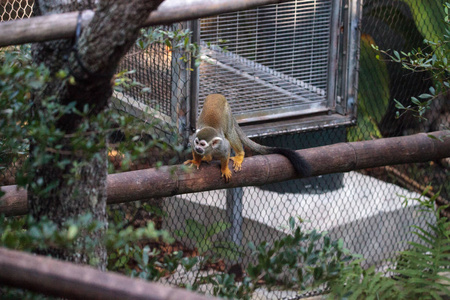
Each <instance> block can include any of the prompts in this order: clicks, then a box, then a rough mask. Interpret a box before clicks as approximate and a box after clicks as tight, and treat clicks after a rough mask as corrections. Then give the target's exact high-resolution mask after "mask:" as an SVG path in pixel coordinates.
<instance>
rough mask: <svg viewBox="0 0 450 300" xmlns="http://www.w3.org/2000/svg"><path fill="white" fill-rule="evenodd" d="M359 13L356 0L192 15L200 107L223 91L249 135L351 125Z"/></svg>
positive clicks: (297, 1) (312, 0) (298, 2)
mask: <svg viewBox="0 0 450 300" xmlns="http://www.w3.org/2000/svg"><path fill="white" fill-rule="evenodd" d="M359 17H360V3H359V1H352V0H350V1H329V0H306V1H305V0H303V1H301V0H295V1H288V2H284V3H281V4H276V5H266V6H262V7H258V8H255V9H251V10H246V11H240V12H234V13H227V14H223V15H219V16H214V17H209V18H203V19H201V20H199V25H198V29H197V30H198V31H199V33H198V34H197V35H195V36H197V37H198V40H197V41H196V42H197V43H199V44H200V45H201V50H202V63H201V65H200V67H199V72H198V77H194V78H193V80H198V85H199V89H198V103H199V107H200V108H201V105H202V102H203V100H204V98H205V97H206V95H208V94H211V93H221V94H224V95H225V96H226V97H227V99H228V101H229V103H230V105H231V107H232V109H233V113H234V115H235V117H236V118H237V119H238V121H239V123H240V124H241V125H244V130H246V131H247V133H248V134H250V135H264V134H276V133H280V132H286V131H303V130H307V129H312V128H314V127H318V126H321V127H324V126H327V125H333V126H336V125H344V124H349V123H351V122H352V120H353V119H354V111H353V109H352V107H348V105H349V104H350V105H352V106H353V104H354V100H355V98H356V97H355V95H354V90H351V89H349V88H348V87H352V88H354V87H355V86H356V76H355V75H354V72H356V69H357V51H356V47H355V46H354V45H357V43H358V41H359V38H358V32H357V28H356V25H357V24H358V22H359ZM338 86H339V87H340V89H339V90H337V87H338ZM349 98H350V99H351V100H350V101H348V99H349ZM317 115H321V116H320V117H317ZM191 122H195V120H191ZM256 123H257V125H255V124H256ZM246 125H249V126H246Z"/></svg>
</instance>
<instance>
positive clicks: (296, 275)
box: [192, 218, 355, 299]
mask: <svg viewBox="0 0 450 300" xmlns="http://www.w3.org/2000/svg"><path fill="white" fill-rule="evenodd" d="M289 228H290V231H291V232H290V234H287V235H286V236H285V237H283V238H281V239H279V240H276V241H275V242H274V243H273V245H271V244H269V243H267V242H262V243H261V244H259V245H257V246H255V245H254V244H252V243H250V244H249V248H250V250H251V251H252V254H251V258H254V261H255V263H250V264H249V266H248V268H247V269H246V276H244V278H243V279H242V281H241V282H239V283H237V282H236V281H235V275H234V274H227V273H219V274H214V275H209V276H205V277H203V278H199V279H198V283H204V282H207V283H211V284H212V285H213V294H214V295H215V296H219V297H225V298H229V299H250V298H251V295H252V293H253V292H254V291H255V289H257V288H258V287H262V286H264V287H266V288H268V289H297V290H299V291H304V290H307V289H311V288H313V287H317V286H319V285H322V284H325V283H326V282H328V281H329V280H331V279H332V278H335V277H337V276H339V274H340V273H341V272H342V270H343V268H346V263H347V262H348V261H350V260H351V259H353V258H355V256H353V255H350V254H349V253H348V251H347V250H345V249H344V248H343V242H342V240H338V241H331V239H330V237H329V236H328V235H327V234H325V233H318V232H316V231H314V230H313V231H311V232H309V233H304V232H302V231H301V229H300V227H299V226H296V224H295V220H294V219H293V218H290V220H289ZM251 260H252V259H251ZM197 287H198V284H194V285H193V287H192V288H194V289H195V288H197Z"/></svg>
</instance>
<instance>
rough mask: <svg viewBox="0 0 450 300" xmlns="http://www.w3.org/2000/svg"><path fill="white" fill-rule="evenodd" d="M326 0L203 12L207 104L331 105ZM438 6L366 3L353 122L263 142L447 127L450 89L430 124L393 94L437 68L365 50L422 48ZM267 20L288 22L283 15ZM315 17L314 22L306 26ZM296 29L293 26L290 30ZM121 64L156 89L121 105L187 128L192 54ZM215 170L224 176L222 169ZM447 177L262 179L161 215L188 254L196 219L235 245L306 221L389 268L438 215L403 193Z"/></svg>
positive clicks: (392, 171) (175, 279)
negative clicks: (410, 65) (215, 99)
mask: <svg viewBox="0 0 450 300" xmlns="http://www.w3.org/2000/svg"><path fill="white" fill-rule="evenodd" d="M330 2H331V1H292V2H288V3H286V4H283V5H279V6H276V8H274V7H275V6H271V7H270V8H259V9H256V10H251V11H245V12H239V13H233V14H227V15H225V16H220V17H211V18H205V19H203V20H202V21H201V30H203V32H202V36H201V40H202V41H201V42H202V44H201V45H202V46H203V47H204V48H203V52H202V53H203V56H204V57H203V58H204V61H203V62H202V64H201V65H200V67H199V73H200V75H199V76H200V97H199V98H200V100H201V99H203V98H204V96H205V95H206V94H208V93H211V92H224V93H225V92H226V93H227V94H228V95H229V98H230V101H231V102H232V103H233V105H235V106H233V109H235V108H236V113H237V114H239V113H241V112H243V113H246V112H251V111H255V112H258V111H264V110H270V109H272V106H273V105H274V103H276V104H277V107H278V109H287V110H292V109H293V108H299V106H300V107H301V106H302V105H305V104H306V105H308V103H321V101H324V99H325V98H324V97H325V96H326V94H327V93H328V91H327V90H326V87H327V85H326V83H327V80H329V77H328V75H327V70H328V69H327V65H328V61H327V55H328V49H329V47H330V45H329V35H330V32H329V28H328V27H329V17H330V14H331V9H332V7H331V5H330V4H329V3H330ZM0 3H1V5H0V11H1V16H2V21H6V20H10V19H14V18H21V17H28V16H29V13H30V10H31V8H32V6H31V4H29V3H32V1H29V2H28V1H12V0H11V1H2V2H0ZM24 3H25V4H26V5H25V6H24ZM441 4H442V1H439V0H435V1H429V3H427V4H424V5H422V2H421V1H419V0H417V1H415V0H412V1H408V2H404V1H396V0H366V1H364V10H363V17H362V24H361V45H360V51H361V58H360V72H359V90H358V92H359V93H358V124H357V126H356V127H355V128H344V127H338V128H332V129H321V128H316V129H315V130H312V131H310V132H307V133H301V134H279V135H276V136H270V137H260V138H259V139H257V141H258V142H260V143H262V144H265V145H273V146H283V147H288V148H292V149H301V148H309V147H316V146H321V145H328V144H333V143H338V142H344V141H347V140H363V139H371V138H374V137H390V136H400V135H406V134H411V133H415V132H423V131H433V130H442V129H448V128H449V124H450V109H449V103H450V101H449V100H448V99H447V96H445V97H442V98H441V99H438V100H437V101H436V102H435V103H434V104H433V107H432V109H431V110H430V111H429V112H428V113H427V120H426V121H422V122H420V121H418V120H417V119H416V118H414V117H413V116H412V115H410V114H404V115H402V116H401V117H400V118H398V119H397V118H395V113H396V111H397V109H396V107H395V105H394V101H393V100H394V99H397V100H399V101H401V102H402V103H404V104H405V105H406V104H408V103H410V97H411V96H417V95H419V94H421V93H423V92H426V91H427V90H428V88H429V87H430V86H431V85H432V84H433V82H432V80H431V76H430V74H426V73H410V72H406V71H405V70H403V69H402V68H401V66H400V65H398V64H395V63H393V62H389V61H383V60H381V61H380V60H377V59H376V58H375V54H374V53H373V52H371V50H370V49H371V47H367V46H368V45H369V46H370V44H371V43H372V44H376V45H378V46H379V47H380V48H381V49H396V50H398V51H405V52H406V51H410V50H411V49H413V48H418V47H422V46H423V39H424V38H425V37H427V38H429V36H430V35H432V33H431V32H433V31H435V32H439V30H438V28H440V27H439V26H441V25H442V24H441V25H439V24H437V23H436V22H432V19H431V18H422V17H420V15H421V10H420V9H426V11H427V13H428V16H434V18H435V19H438V20H442V18H440V17H442V7H441ZM274 9H275V13H273V12H274ZM299 12H301V13H299ZM422 12H423V11H422ZM271 17H274V18H277V19H278V20H279V21H280V20H281V21H282V22H281V23H277V22H275V21H274V20H273V19H271ZM277 24H278V25H277ZM311 24H312V25H313V26H312V27H309V26H310V25H311ZM177 27H178V25H177ZM306 29H308V30H306ZM289 31H290V32H291V33H292V31H294V34H293V35H288V33H287V32H289ZM211 43H212V44H214V45H215V46H214V45H213V46H211ZM224 48H226V51H224ZM120 68H121V69H127V70H135V73H133V74H130V75H129V76H130V77H131V78H132V79H134V80H136V81H138V82H140V83H142V84H144V85H145V86H149V87H150V91H149V92H148V93H145V94H143V93H141V92H140V90H139V89H138V88H137V87H136V88H133V89H131V90H129V91H127V92H123V93H121V94H116V98H117V99H118V100H119V101H117V102H114V107H115V108H117V109H119V110H122V111H126V112H127V113H131V114H133V115H136V116H138V112H139V111H141V110H143V107H144V106H146V107H150V108H152V109H154V110H155V111H157V112H158V114H157V116H158V117H159V118H160V119H162V120H164V121H165V122H166V123H170V124H172V125H171V126H173V127H174V128H176V130H177V132H178V134H182V135H184V134H186V133H187V131H188V129H187V126H188V125H189V124H187V121H186V115H187V114H188V113H189V109H190V107H189V104H188V102H189V97H190V96H189V84H190V82H189V77H186V76H185V74H186V72H187V71H188V70H189V66H188V65H186V63H185V62H183V61H182V60H180V59H174V56H173V53H171V51H170V49H168V48H167V47H166V46H165V45H164V44H159V43H157V44H154V45H151V47H150V48H149V50H147V51H146V52H142V51H141V50H139V49H138V48H137V47H136V48H134V49H133V50H132V51H131V52H130V53H129V54H127V56H126V57H125V58H124V60H123V63H122V65H121V67H120ZM211 70H212V71H211ZM182 74H184V75H182ZM263 87H265V88H267V89H263ZM200 107H201V104H200ZM240 110H241V111H240ZM180 120H181V121H180ZM367 120H369V121H367ZM355 129H357V130H358V132H359V133H358V134H355V132H354V130H355ZM171 134H173V132H170V131H167V130H160V131H155V135H159V136H167V137H168V138H170V135H171ZM149 157H151V155H149ZM150 165H151V164H150ZM145 166H148V165H145ZM12 167H13V166H12ZM12 167H11V168H12ZM141 167H143V165H141ZM243 167H245V163H244V166H243ZM217 174H218V176H219V170H218V172H217ZM449 179H450V178H449V161H448V160H442V161H439V162H430V163H421V164H408V165H401V166H387V167H382V168H375V169H368V170H360V171H354V172H349V173H344V174H330V175H326V176H320V177H317V178H309V179H302V180H293V181H288V182H283V183H277V184H271V185H268V186H263V187H244V188H238V189H232V190H217V191H210V192H202V193H195V194H187V195H177V196H174V197H170V198H166V199H161V200H160V201H157V202H158V203H159V204H158V205H160V206H161V208H162V209H163V210H164V212H165V213H164V214H165V217H164V218H163V219H162V220H158V222H160V223H161V226H162V227H163V228H166V229H168V230H170V231H171V232H177V230H178V231H180V232H184V235H182V236H176V237H177V239H178V240H179V242H181V243H182V247H181V249H183V250H187V249H198V248H199V247H200V244H201V243H205V242H206V241H205V239H203V240H202V239H201V238H200V237H198V236H193V235H192V221H195V222H197V223H199V224H202V225H204V226H206V227H208V226H212V225H214V224H215V223H217V222H222V221H223V222H226V223H229V224H230V226H231V228H230V229H228V230H224V231H222V232H219V233H218V234H217V235H215V236H213V237H212V238H211V241H213V242H217V241H219V242H220V241H227V242H231V243H232V244H235V245H238V246H244V247H245V245H246V244H247V243H248V242H249V241H251V242H253V243H255V244H257V243H259V242H261V241H273V240H276V239H277V238H279V237H281V236H283V235H284V234H286V224H287V221H288V218H289V217H291V216H292V217H296V218H297V217H298V218H299V219H301V220H302V222H301V223H299V225H300V226H301V228H302V229H304V230H305V231H307V230H311V229H317V230H321V231H327V232H329V233H330V235H331V237H332V238H335V239H338V238H342V239H343V240H344V242H345V246H346V247H347V248H349V249H350V250H351V251H352V252H355V253H361V254H363V255H364V257H365V258H366V261H365V263H366V265H367V266H369V265H376V266H378V267H379V268H380V269H382V268H384V267H385V266H386V262H385V259H388V258H392V257H394V256H395V255H396V253H397V252H398V251H400V250H402V249H404V248H405V247H406V244H405V243H403V242H404V241H417V238H416V237H415V236H414V235H413V234H412V233H411V230H410V226H411V225H418V226H424V224H425V222H427V221H432V217H431V216H429V215H423V214H421V213H420V212H419V210H418V209H417V205H416V203H414V202H411V203H410V205H409V206H407V207H405V206H404V205H403V203H402V202H403V200H404V198H403V197H402V196H405V197H408V198H417V197H419V196H420V194H421V193H422V191H423V189H424V188H425V186H427V185H428V184H430V185H432V186H433V189H434V190H435V191H436V190H438V189H439V188H442V190H441V197H442V198H443V199H444V200H446V199H448V198H449V192H450V186H449V182H450V180H449ZM8 183H10V182H8ZM428 196H430V195H428ZM446 201H448V200H446ZM153 203H155V201H154V202H153ZM188 224H191V226H188ZM190 231H191V232H190ZM207 242H210V241H207ZM221 245H222V246H223V244H221ZM212 251H214V249H212ZM244 253H245V254H244V255H242V256H241V257H240V258H239V259H238V262H239V263H241V264H243V265H244V266H245V265H246V264H247V263H248V262H249V256H248V254H249V253H248V252H244ZM197 254H198V253H197ZM224 260H226V258H225V259H224ZM209 267H210V268H209V269H206V270H204V271H203V272H204V273H203V274H212V273H213V272H216V271H218V270H225V271H226V270H227V268H228V267H229V264H228V265H227V264H223V265H221V266H220V267H218V265H213V264H211V265H210V266H209ZM191 279H192V278H190V277H189V274H183V273H181V272H177V273H175V274H172V276H169V277H167V278H165V279H164V280H163V281H164V282H166V283H169V284H176V285H180V284H186V283H187V282H189V280H191ZM258 293H260V296H261V297H263V296H267V294H266V292H265V291H258ZM270 296H273V297H275V298H280V299H281V298H291V297H297V296H298V293H297V292H295V291H276V292H273V293H272V294H270Z"/></svg>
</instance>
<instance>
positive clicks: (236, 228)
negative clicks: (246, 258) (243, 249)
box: [226, 187, 244, 246]
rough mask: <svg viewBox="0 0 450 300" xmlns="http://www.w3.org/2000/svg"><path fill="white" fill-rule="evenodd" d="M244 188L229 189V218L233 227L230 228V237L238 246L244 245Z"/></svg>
mask: <svg viewBox="0 0 450 300" xmlns="http://www.w3.org/2000/svg"><path fill="white" fill-rule="evenodd" d="M243 197H244V190H243V189H242V188H241V187H239V188H232V189H227V212H226V213H227V219H228V222H230V224H231V227H230V229H229V239H230V241H231V242H233V243H235V244H236V245H237V246H241V245H242V224H243V220H244V218H243V217H242V199H243Z"/></svg>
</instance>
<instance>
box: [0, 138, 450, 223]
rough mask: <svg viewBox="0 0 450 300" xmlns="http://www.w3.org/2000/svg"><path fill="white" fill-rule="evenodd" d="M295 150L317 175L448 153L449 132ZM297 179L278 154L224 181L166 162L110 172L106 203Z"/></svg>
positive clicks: (19, 200)
mask: <svg viewBox="0 0 450 300" xmlns="http://www.w3.org/2000/svg"><path fill="white" fill-rule="evenodd" d="M428 135H432V136H434V138H430V137H429V136H428ZM298 153H299V154H300V155H302V156H303V157H304V158H305V160H306V161H308V162H309V164H310V165H311V176H318V175H324V174H331V173H340V172H348V171H352V170H359V169H365V168H374V167H380V166H386V165H395V164H406V163H413V162H426V161H430V160H438V159H442V158H445V157H450V136H449V133H448V132H447V131H437V132H432V133H429V134H425V133H419V134H415V135H410V136H403V137H393V138H384V139H379V140H373V141H363V142H353V143H338V144H334V145H329V146H322V147H317V148H310V149H304V150H300V151H298ZM296 178H298V175H297V174H296V173H295V171H294V169H293V167H292V165H291V164H290V162H289V161H288V160H287V159H286V158H285V157H284V156H281V155H277V154H271V155H256V156H253V157H248V158H245V160H244V163H243V165H242V171H240V172H237V173H233V177H232V178H231V180H230V182H228V183H227V182H225V181H224V180H223V178H221V177H220V166H219V162H215V161H213V162H212V163H211V164H210V165H207V164H202V165H201V167H200V169H199V170H197V169H195V168H192V169H191V170H190V172H185V171H184V170H183V169H182V168H180V166H172V167H169V166H165V167H161V168H159V169H146V170H138V171H130V172H124V173H118V174H111V175H108V204H113V203H121V202H129V201H137V200H145V199H149V198H158V197H167V196H173V195H179V194H185V193H195V192H202V191H210V190H219V189H227V188H234V187H242V186H259V185H264V184H268V183H274V182H281V181H286V180H290V179H296ZM1 190H2V191H4V192H6V195H4V196H3V197H1V198H0V214H6V215H20V214H25V213H27V201H26V199H27V197H26V192H25V191H24V190H17V187H16V186H15V185H10V186H4V187H2V188H1Z"/></svg>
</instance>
